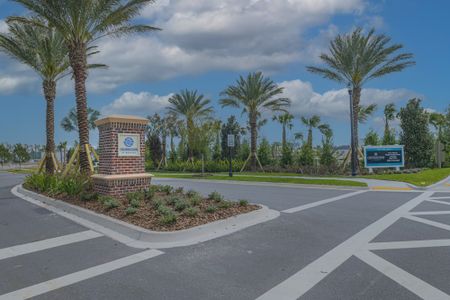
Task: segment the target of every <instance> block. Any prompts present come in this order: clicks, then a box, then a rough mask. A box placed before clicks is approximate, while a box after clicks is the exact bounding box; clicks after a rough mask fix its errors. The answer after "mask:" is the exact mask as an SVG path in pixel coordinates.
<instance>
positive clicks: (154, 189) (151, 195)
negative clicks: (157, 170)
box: [144, 186, 157, 201]
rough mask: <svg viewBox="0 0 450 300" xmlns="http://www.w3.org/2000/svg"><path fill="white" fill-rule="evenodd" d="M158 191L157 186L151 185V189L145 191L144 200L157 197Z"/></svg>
mask: <svg viewBox="0 0 450 300" xmlns="http://www.w3.org/2000/svg"><path fill="white" fill-rule="evenodd" d="M156 192H157V187H155V186H151V187H150V188H149V189H147V190H145V191H144V200H146V201H151V200H153V198H154V197H155V194H156Z"/></svg>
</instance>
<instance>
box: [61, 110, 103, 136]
mask: <svg viewBox="0 0 450 300" xmlns="http://www.w3.org/2000/svg"><path fill="white" fill-rule="evenodd" d="M87 114H88V129H89V130H93V129H95V128H97V126H96V125H95V121H97V120H98V118H99V117H100V112H99V111H98V110H95V109H93V108H90V107H88V108H87ZM61 127H62V129H64V131H67V132H73V131H76V132H78V118H77V111H76V109H75V108H72V109H71V110H70V111H69V113H68V114H67V116H65V117H64V118H63V119H62V120H61Z"/></svg>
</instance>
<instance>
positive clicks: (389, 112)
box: [383, 103, 396, 145]
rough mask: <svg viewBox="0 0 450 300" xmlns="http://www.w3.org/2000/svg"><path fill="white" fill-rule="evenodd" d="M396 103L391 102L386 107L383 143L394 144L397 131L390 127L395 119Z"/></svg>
mask: <svg viewBox="0 0 450 300" xmlns="http://www.w3.org/2000/svg"><path fill="white" fill-rule="evenodd" d="M395 113H396V109H395V104H394V103H390V104H387V105H386V106H385V107H384V134H383V145H394V144H395V143H396V140H395V131H394V129H392V128H391V127H390V124H389V122H390V121H392V120H394V119H395Z"/></svg>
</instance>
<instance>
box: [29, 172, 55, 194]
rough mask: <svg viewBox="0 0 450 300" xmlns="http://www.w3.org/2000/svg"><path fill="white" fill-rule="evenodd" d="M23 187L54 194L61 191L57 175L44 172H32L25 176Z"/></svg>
mask: <svg viewBox="0 0 450 300" xmlns="http://www.w3.org/2000/svg"><path fill="white" fill-rule="evenodd" d="M24 187H25V188H28V189H31V190H34V191H37V192H39V193H47V194H49V195H56V194H59V193H61V190H62V189H61V181H60V180H59V178H58V177H57V176H52V175H46V174H32V175H30V176H27V177H26V178H25V182H24Z"/></svg>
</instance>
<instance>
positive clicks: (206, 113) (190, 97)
mask: <svg viewBox="0 0 450 300" xmlns="http://www.w3.org/2000/svg"><path fill="white" fill-rule="evenodd" d="M169 103H170V106H169V107H167V109H168V111H169V112H171V113H173V114H175V115H176V116H179V117H182V118H184V119H185V122H186V130H187V143H188V153H189V155H188V157H189V161H194V147H195V145H194V142H195V130H196V123H195V121H196V120H202V119H207V118H209V117H210V116H211V114H212V112H213V108H212V106H210V104H211V100H209V99H205V96H204V95H202V94H199V93H198V91H196V90H195V91H189V90H184V91H181V92H180V93H178V94H175V95H173V96H172V97H170V99H169Z"/></svg>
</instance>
